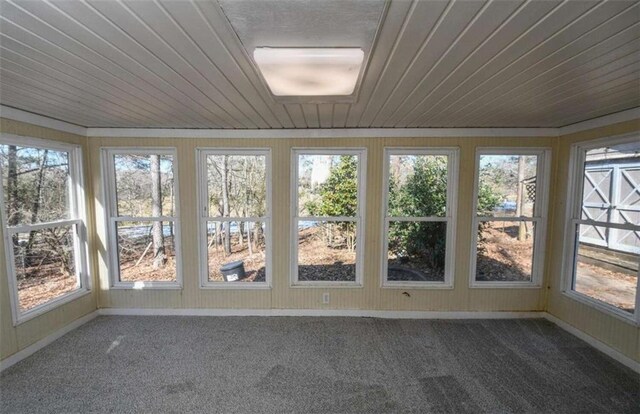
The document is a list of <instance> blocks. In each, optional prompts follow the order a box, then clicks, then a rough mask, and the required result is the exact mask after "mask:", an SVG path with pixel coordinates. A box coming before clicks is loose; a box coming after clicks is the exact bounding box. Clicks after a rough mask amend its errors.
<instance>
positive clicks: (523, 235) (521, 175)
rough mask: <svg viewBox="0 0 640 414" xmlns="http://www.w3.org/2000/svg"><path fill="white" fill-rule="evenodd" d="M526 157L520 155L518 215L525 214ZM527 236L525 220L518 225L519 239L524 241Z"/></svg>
mask: <svg viewBox="0 0 640 414" xmlns="http://www.w3.org/2000/svg"><path fill="white" fill-rule="evenodd" d="M523 181H524V157H523V156H519V157H518V193H517V198H516V216H518V217H520V216H522V214H523V207H524V183H523ZM526 237H527V229H526V227H525V223H524V222H523V221H521V222H520V225H519V226H518V240H519V241H524V240H525V239H526Z"/></svg>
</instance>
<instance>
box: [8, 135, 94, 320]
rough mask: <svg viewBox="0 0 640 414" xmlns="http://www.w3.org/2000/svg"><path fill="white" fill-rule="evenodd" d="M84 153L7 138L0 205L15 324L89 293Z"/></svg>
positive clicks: (35, 141)
mask: <svg viewBox="0 0 640 414" xmlns="http://www.w3.org/2000/svg"><path fill="white" fill-rule="evenodd" d="M81 156H82V154H81V151H80V147H78V146H74V145H67V144H62V143H57V142H48V141H42V140H38V139H32V138H25V137H14V136H10V135H3V136H2V137H1V138H0V176H1V178H2V189H1V191H0V201H2V202H1V203H0V204H1V206H0V208H1V213H2V225H3V227H4V228H5V232H4V233H5V254H6V259H7V273H8V276H9V287H10V297H11V304H12V308H13V321H14V323H15V324H17V323H20V322H23V321H25V320H27V319H30V318H32V317H34V316H36V315H39V314H41V313H43V312H45V311H47V310H50V309H52V308H53V307H55V306H57V305H60V304H62V303H65V302H68V301H70V300H72V299H74V298H76V297H78V296H80V295H83V294H85V293H86V292H88V290H89V288H90V286H89V279H88V277H87V272H88V271H87V269H88V267H87V251H86V250H87V245H86V227H85V220H84V217H85V212H84V193H83V189H82V167H81Z"/></svg>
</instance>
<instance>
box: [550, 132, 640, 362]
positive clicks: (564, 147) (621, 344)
mask: <svg viewBox="0 0 640 414" xmlns="http://www.w3.org/2000/svg"><path fill="white" fill-rule="evenodd" d="M636 131H640V120H635V121H630V122H624V123H620V124H615V125H609V126H607V127H603V128H597V129H593V130H589V131H584V132H580V133H576V134H571V135H565V136H562V137H560V139H559V144H558V148H557V151H556V158H557V162H556V163H555V164H556V174H555V177H556V186H557V188H558V191H556V192H555V199H552V200H551V202H552V205H553V209H552V210H553V214H552V217H551V219H552V221H551V223H550V224H551V227H550V232H549V233H550V234H552V235H553V237H552V238H551V240H550V244H548V245H547V251H548V252H549V253H550V257H549V260H548V262H547V265H548V267H547V272H546V273H547V280H548V282H549V284H550V285H551V289H549V296H548V299H547V306H546V307H547V312H549V313H550V314H552V315H554V316H556V317H557V318H559V319H562V320H563V321H565V322H567V323H568V324H570V325H572V326H573V327H575V328H577V329H579V330H581V331H583V332H585V333H586V334H588V335H590V336H592V337H594V338H596V339H598V340H600V341H602V342H604V343H605V344H607V345H609V346H611V347H613V348H614V349H616V350H618V351H620V352H621V353H623V354H624V355H626V356H628V357H629V358H631V359H634V360H636V361H640V327H638V326H636V325H633V324H632V323H630V322H626V321H623V320H621V319H618V318H616V317H613V316H610V315H609V314H606V313H604V312H601V311H599V310H598V309H595V308H594V307H592V306H589V305H586V304H584V303H582V302H578V301H576V300H575V299H572V298H570V297H568V296H566V295H564V294H563V293H562V276H563V274H562V273H563V270H562V257H563V242H564V237H565V218H566V206H567V190H566V189H567V185H568V179H569V171H568V169H569V165H568V164H569V154H570V152H571V145H572V144H574V143H576V142H580V141H588V140H592V139H597V138H602V137H610V136H615V135H621V134H627V133H630V132H636Z"/></svg>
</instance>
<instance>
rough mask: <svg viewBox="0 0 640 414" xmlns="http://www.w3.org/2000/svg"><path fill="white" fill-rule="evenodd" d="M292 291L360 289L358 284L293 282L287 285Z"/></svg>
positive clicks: (360, 285) (360, 286) (360, 284)
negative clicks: (307, 289)
mask: <svg viewBox="0 0 640 414" xmlns="http://www.w3.org/2000/svg"><path fill="white" fill-rule="evenodd" d="M289 287H291V288H293V289H306V288H310V289H318V288H320V289H323V288H324V289H362V288H363V287H364V286H363V285H362V283H358V282H293V283H291V284H290V285H289Z"/></svg>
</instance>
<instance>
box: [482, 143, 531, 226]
mask: <svg viewBox="0 0 640 414" xmlns="http://www.w3.org/2000/svg"><path fill="white" fill-rule="evenodd" d="M537 162H538V156H536V155H481V156H480V171H479V183H478V215H481V216H498V217H503V216H511V217H513V216H526V217H532V216H533V213H534V204H535V200H536V183H537V175H538V171H537Z"/></svg>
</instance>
